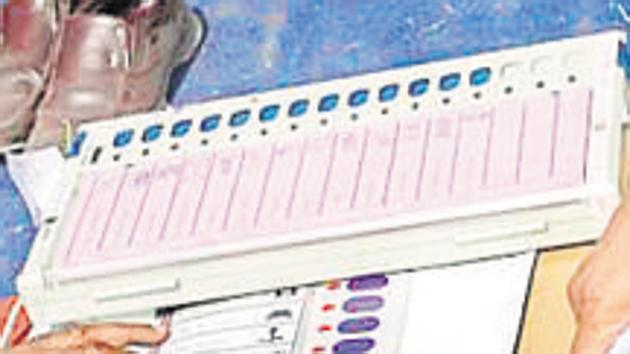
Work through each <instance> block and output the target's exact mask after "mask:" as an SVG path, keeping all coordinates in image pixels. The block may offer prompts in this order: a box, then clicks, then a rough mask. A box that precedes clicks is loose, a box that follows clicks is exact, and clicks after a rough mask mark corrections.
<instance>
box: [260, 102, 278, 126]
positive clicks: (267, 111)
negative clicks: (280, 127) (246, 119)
mask: <svg viewBox="0 0 630 354" xmlns="http://www.w3.org/2000/svg"><path fill="white" fill-rule="evenodd" d="M279 112H280V106H279V105H277V104H274V105H271V106H267V107H265V108H263V109H261V110H260V121H261V122H271V121H273V120H275V119H276V118H278V113H279Z"/></svg>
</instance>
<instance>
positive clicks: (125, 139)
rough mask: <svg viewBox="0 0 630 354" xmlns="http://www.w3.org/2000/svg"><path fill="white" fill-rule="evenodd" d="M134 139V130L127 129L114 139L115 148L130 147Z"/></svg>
mask: <svg viewBox="0 0 630 354" xmlns="http://www.w3.org/2000/svg"><path fill="white" fill-rule="evenodd" d="M132 139H133V130H132V129H127V130H123V131H121V132H119V133H118V134H116V136H115V137H114V147H117V148H120V147H124V146H127V145H129V143H130V142H131V140H132Z"/></svg>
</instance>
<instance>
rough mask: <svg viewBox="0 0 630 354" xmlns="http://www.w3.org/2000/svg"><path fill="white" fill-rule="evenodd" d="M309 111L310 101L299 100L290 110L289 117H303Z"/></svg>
mask: <svg viewBox="0 0 630 354" xmlns="http://www.w3.org/2000/svg"><path fill="white" fill-rule="evenodd" d="M306 111H308V100H297V101H295V102H293V103H292V104H291V107H290V108H289V116H291V117H299V116H303V115H304V114H305V113H306Z"/></svg>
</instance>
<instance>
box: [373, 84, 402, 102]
mask: <svg viewBox="0 0 630 354" xmlns="http://www.w3.org/2000/svg"><path fill="white" fill-rule="evenodd" d="M398 89H399V86H398V85H387V86H384V87H382V88H381V91H380V92H379V94H378V98H379V99H380V100H381V102H390V101H393V100H395V99H396V97H397V96H398Z"/></svg>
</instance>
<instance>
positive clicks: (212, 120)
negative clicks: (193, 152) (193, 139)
mask: <svg viewBox="0 0 630 354" xmlns="http://www.w3.org/2000/svg"><path fill="white" fill-rule="evenodd" d="M220 122H221V116H220V115H218V114H214V115H211V116H210V117H206V118H204V120H202V121H201V131H202V132H204V133H209V132H211V131H213V130H216V129H217V128H218V127H219V123H220Z"/></svg>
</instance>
